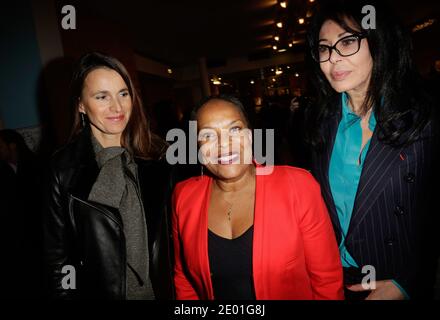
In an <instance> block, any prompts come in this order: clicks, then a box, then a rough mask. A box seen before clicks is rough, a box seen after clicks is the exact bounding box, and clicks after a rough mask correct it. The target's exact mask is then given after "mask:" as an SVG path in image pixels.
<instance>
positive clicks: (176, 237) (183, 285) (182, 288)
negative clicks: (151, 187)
mask: <svg viewBox="0 0 440 320" xmlns="http://www.w3.org/2000/svg"><path fill="white" fill-rule="evenodd" d="M178 197H179V188H178V186H177V187H176V190H175V191H174V194H173V217H172V232H173V243H174V261H175V265H174V285H175V287H176V299H177V300H198V299H199V297H198V295H197V293H196V291H195V290H194V288H193V286H192V285H191V283H190V282H189V280H188V278H187V276H186V274H185V271H184V270H183V263H182V255H181V254H182V248H181V246H182V243H181V239H180V233H179V217H178V211H179V210H178V208H177V199H178Z"/></svg>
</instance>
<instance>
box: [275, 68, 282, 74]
mask: <svg viewBox="0 0 440 320" xmlns="http://www.w3.org/2000/svg"><path fill="white" fill-rule="evenodd" d="M282 73H283V70H281V69H279V70H277V71H275V74H276V75H280V74H282Z"/></svg>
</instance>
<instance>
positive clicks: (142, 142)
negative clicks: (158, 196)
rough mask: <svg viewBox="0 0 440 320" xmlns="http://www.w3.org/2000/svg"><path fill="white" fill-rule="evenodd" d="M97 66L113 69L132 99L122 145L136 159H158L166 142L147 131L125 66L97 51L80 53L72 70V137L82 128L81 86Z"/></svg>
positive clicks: (137, 95) (137, 97)
mask: <svg viewBox="0 0 440 320" xmlns="http://www.w3.org/2000/svg"><path fill="white" fill-rule="evenodd" d="M99 68H107V69H111V70H114V71H116V72H117V73H118V74H119V75H120V76H121V77H122V79H123V80H124V82H125V84H126V85H127V87H128V91H129V93H130V97H131V99H132V104H133V109H132V111H131V116H130V119H129V121H128V123H127V126H126V128H125V129H124V131H123V132H122V136H121V146H122V147H124V148H126V149H127V150H128V151H129V152H130V153H131V154H133V155H134V156H136V157H139V158H143V159H152V158H160V157H161V156H162V155H163V153H164V149H165V147H166V144H165V142H163V141H162V140H161V139H160V138H159V137H157V136H156V135H154V134H153V133H152V132H151V131H150V125H149V122H148V121H147V118H146V116H145V111H144V108H143V105H142V100H141V98H140V96H139V94H138V92H137V90H136V88H135V86H134V85H133V81H132V80H131V77H130V75H129V73H128V71H127V69H126V68H125V67H124V65H123V64H122V63H121V62H120V61H119V60H117V59H116V58H114V57H111V56H108V55H105V54H102V53H99V52H91V53H87V54H85V55H83V56H82V57H81V58H80V60H79V62H78V65H77V67H76V69H75V71H74V73H73V77H72V82H71V85H70V90H71V93H70V106H71V108H73V110H74V121H73V127H72V132H71V139H73V138H74V137H76V136H77V135H78V134H79V133H80V132H81V130H82V124H81V119H80V114H79V112H78V103H79V101H80V98H81V93H82V90H83V87H84V81H85V79H86V77H87V75H88V74H89V73H90V72H92V71H93V70H96V69H99ZM87 125H89V124H87Z"/></svg>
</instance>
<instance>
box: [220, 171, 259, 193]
mask: <svg viewBox="0 0 440 320" xmlns="http://www.w3.org/2000/svg"><path fill="white" fill-rule="evenodd" d="M254 182H255V167H254V165H249V169H248V170H246V172H245V173H244V174H243V175H242V176H241V177H238V178H236V179H232V180H219V179H215V180H214V184H215V186H216V187H217V188H218V189H220V190H221V191H222V192H237V191H242V190H244V189H246V188H249V187H252V186H253V184H254Z"/></svg>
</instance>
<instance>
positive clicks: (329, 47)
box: [312, 33, 367, 63]
mask: <svg viewBox="0 0 440 320" xmlns="http://www.w3.org/2000/svg"><path fill="white" fill-rule="evenodd" d="M350 37H356V38H357V40H358V49H357V50H356V52H354V53H351V54H348V55H343V54H341V52H340V51H339V50H338V49H337V48H336V46H337V45H338V43H339V42H341V41H342V40H345V39H348V38H350ZM365 38H367V35H366V34H365V33H353V34H350V35H347V36H345V37H343V38H341V39H339V40H338V41H336V43H335V44H334V45H333V46H328V45H325V44H319V45H317V46H315V47H314V48H313V50H312V57H313V59H314V60H315V61H316V62H318V63H324V62H327V61H329V60H330V59H331V57H332V53H333V50H334V51H336V52H337V54H338V55H340V56H341V57H350V56H353V55H355V54H356V53H358V52H359V50H360V49H361V42H362V39H365ZM319 46H324V47H326V48H327V49H328V51H329V55H328V59H327V60H324V61H320V60H319V58H318V59H317V58H316V57H315V54H316V53H314V52H315V50H316V51H318V48H319ZM317 54H318V56H319V52H318V53H317Z"/></svg>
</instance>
